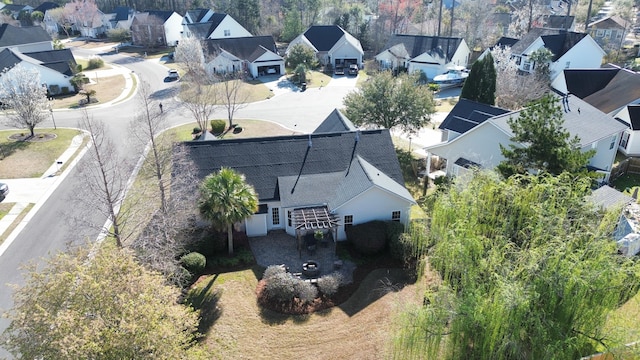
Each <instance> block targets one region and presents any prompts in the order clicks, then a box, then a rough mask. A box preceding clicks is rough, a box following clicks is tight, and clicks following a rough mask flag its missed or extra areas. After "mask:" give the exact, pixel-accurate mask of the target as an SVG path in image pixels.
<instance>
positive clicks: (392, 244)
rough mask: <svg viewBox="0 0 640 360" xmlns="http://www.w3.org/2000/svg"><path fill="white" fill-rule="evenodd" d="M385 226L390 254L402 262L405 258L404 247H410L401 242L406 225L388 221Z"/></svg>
mask: <svg viewBox="0 0 640 360" xmlns="http://www.w3.org/2000/svg"><path fill="white" fill-rule="evenodd" d="M385 225H386V231H385V233H386V234H387V242H388V244H389V252H390V253H391V256H392V257H393V258H395V259H397V260H402V259H403V258H404V251H405V250H404V247H405V246H407V245H408V244H405V243H402V242H401V239H402V234H404V225H403V224H402V223H400V222H398V221H387V222H385Z"/></svg>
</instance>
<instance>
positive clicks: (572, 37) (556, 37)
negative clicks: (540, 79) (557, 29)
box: [542, 31, 587, 61]
mask: <svg viewBox="0 0 640 360" xmlns="http://www.w3.org/2000/svg"><path fill="white" fill-rule="evenodd" d="M585 36H587V34H585V33H577V32H572V31H567V32H564V31H563V32H561V33H560V34H552V35H544V36H542V41H543V42H544V47H546V48H547V49H549V50H550V51H551V52H552V53H553V58H552V59H551V61H557V60H558V59H560V58H561V57H562V56H563V55H564V54H566V53H567V51H569V50H570V49H571V48H573V47H574V46H575V45H576V44H577V43H579V42H580V41H581V40H582V39H584V37H585Z"/></svg>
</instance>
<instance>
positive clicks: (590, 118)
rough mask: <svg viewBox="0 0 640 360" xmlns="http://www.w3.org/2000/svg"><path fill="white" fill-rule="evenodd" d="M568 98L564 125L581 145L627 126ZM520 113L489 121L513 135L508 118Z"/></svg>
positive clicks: (593, 108)
mask: <svg viewBox="0 0 640 360" xmlns="http://www.w3.org/2000/svg"><path fill="white" fill-rule="evenodd" d="M568 100H569V108H568V110H567V111H563V119H564V123H563V127H564V128H565V129H566V130H567V131H568V132H569V133H570V134H571V137H573V136H577V137H578V138H580V146H585V145H588V144H591V143H594V142H596V141H598V140H601V139H603V138H606V137H608V136H611V135H613V134H618V133H619V132H621V131H623V130H624V129H626V128H627V126H626V125H624V124H622V123H621V122H619V121H616V120H615V119H614V118H612V117H611V116H609V115H607V114H605V113H603V112H602V111H600V110H598V109H596V108H595V107H593V106H591V105H589V103H587V102H585V101H583V100H581V99H580V98H578V97H576V96H574V95H569V96H568ZM561 106H562V105H561ZM519 115H520V111H514V112H510V113H506V114H504V115H498V116H496V117H493V118H491V119H489V121H491V122H492V123H493V124H494V125H496V126H497V127H498V128H500V129H502V130H503V131H504V132H506V133H507V134H508V135H509V136H513V132H512V131H511V127H510V126H509V124H508V123H507V120H508V119H509V118H513V119H517V118H518V116H519Z"/></svg>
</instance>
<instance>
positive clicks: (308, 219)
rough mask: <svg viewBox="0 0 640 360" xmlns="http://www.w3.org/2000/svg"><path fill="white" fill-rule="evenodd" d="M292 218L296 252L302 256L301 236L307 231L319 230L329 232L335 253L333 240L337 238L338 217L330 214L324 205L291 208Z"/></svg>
mask: <svg viewBox="0 0 640 360" xmlns="http://www.w3.org/2000/svg"><path fill="white" fill-rule="evenodd" d="M292 220H293V224H294V227H295V229H296V239H297V240H298V252H299V254H300V257H302V238H303V237H304V236H305V235H307V234H308V233H309V232H316V231H317V230H321V231H322V232H323V233H324V232H325V231H326V232H329V231H330V232H331V235H332V237H333V246H334V253H335V241H336V239H337V238H338V225H340V224H339V222H338V217H337V216H336V215H334V214H331V212H330V211H329V208H328V207H326V206H317V207H308V208H300V209H295V210H293V214H292Z"/></svg>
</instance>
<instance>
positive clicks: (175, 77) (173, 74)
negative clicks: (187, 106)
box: [167, 69, 180, 81]
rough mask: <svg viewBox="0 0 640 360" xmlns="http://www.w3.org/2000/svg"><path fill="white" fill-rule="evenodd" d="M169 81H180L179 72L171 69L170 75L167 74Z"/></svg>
mask: <svg viewBox="0 0 640 360" xmlns="http://www.w3.org/2000/svg"><path fill="white" fill-rule="evenodd" d="M167 79H169V81H176V80H178V79H180V74H178V70H176V69H169V74H167Z"/></svg>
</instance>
